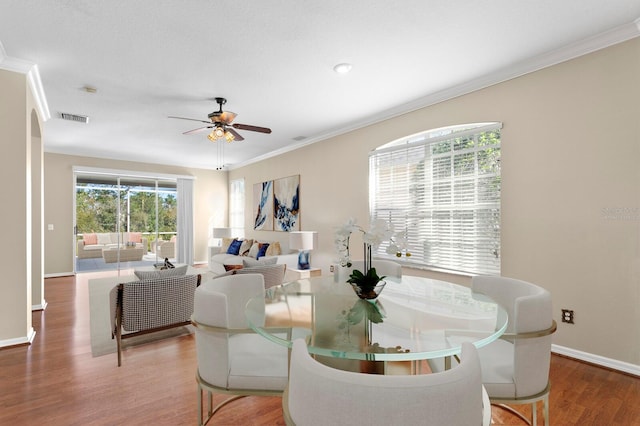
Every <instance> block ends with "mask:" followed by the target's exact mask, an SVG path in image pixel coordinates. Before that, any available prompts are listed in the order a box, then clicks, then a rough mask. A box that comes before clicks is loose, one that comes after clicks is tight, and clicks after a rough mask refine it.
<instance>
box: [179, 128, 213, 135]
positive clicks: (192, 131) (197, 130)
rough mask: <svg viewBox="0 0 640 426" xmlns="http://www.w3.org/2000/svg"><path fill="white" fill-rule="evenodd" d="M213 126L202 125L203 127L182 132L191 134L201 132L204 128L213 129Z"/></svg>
mask: <svg viewBox="0 0 640 426" xmlns="http://www.w3.org/2000/svg"><path fill="white" fill-rule="evenodd" d="M213 127H214V126H204V127H198V128H197V129H193V130H189V131H186V132H183V133H182V134H183V135H192V134H194V133H202V132H204V131H205V130H209V129H213Z"/></svg>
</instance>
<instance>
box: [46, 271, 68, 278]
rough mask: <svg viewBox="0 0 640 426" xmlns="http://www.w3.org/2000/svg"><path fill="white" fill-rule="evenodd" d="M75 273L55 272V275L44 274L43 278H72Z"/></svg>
mask: <svg viewBox="0 0 640 426" xmlns="http://www.w3.org/2000/svg"><path fill="white" fill-rule="evenodd" d="M74 275H75V273H73V272H56V273H55V274H44V277H45V278H57V277H72V276H74Z"/></svg>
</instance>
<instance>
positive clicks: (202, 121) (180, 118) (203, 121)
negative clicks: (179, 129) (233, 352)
mask: <svg viewBox="0 0 640 426" xmlns="http://www.w3.org/2000/svg"><path fill="white" fill-rule="evenodd" d="M168 118H177V119H178V120H189V121H199V122H201V123H211V122H210V121H206V120H198V119H197V118H186V117H174V116H172V115H170V116H169V117H168Z"/></svg>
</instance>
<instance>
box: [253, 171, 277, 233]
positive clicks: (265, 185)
mask: <svg viewBox="0 0 640 426" xmlns="http://www.w3.org/2000/svg"><path fill="white" fill-rule="evenodd" d="M253 229H255V230H262V231H273V181H272V180H269V181H266V182H260V183H256V184H254V185H253Z"/></svg>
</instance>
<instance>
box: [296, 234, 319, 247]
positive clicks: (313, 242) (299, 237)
mask: <svg viewBox="0 0 640 426" xmlns="http://www.w3.org/2000/svg"><path fill="white" fill-rule="evenodd" d="M317 246H318V233H317V232H316V231H294V232H289V248H291V249H297V250H313V249H314V248H315V247H317Z"/></svg>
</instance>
